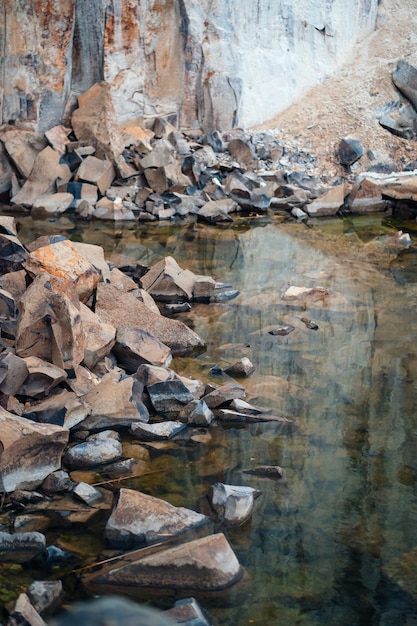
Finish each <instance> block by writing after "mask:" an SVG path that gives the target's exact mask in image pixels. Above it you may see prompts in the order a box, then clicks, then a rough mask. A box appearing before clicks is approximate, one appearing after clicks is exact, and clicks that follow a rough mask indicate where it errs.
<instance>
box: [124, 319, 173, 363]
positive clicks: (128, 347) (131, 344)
mask: <svg viewBox="0 0 417 626" xmlns="http://www.w3.org/2000/svg"><path fill="white" fill-rule="evenodd" d="M113 353H114V354H115V355H116V358H117V362H118V363H119V365H120V366H121V367H123V369H125V370H126V372H128V374H133V373H134V372H136V370H137V369H138V367H139V366H140V365H142V364H143V363H149V364H150V365H156V366H163V367H168V365H169V364H170V363H171V360H172V355H171V350H170V348H168V346H166V345H165V344H164V343H162V342H161V341H159V339H157V338H156V337H154V336H153V335H151V334H150V333H148V332H146V331H145V330H142V329H140V328H137V327H135V326H133V327H132V326H121V327H119V328H118V330H117V333H116V341H115V344H114V348H113Z"/></svg>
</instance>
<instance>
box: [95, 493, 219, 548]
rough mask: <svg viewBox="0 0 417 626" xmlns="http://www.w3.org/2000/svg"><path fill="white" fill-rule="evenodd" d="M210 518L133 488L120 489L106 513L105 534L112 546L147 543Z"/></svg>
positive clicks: (208, 521) (194, 526) (192, 526)
mask: <svg viewBox="0 0 417 626" xmlns="http://www.w3.org/2000/svg"><path fill="white" fill-rule="evenodd" d="M210 522H211V520H210V518H208V517H206V516H205V515H201V513H196V512H195V511H191V510H190V509H186V508H184V507H175V506H173V505H172V504H169V502H165V501H164V500H160V499H159V498H154V497H153V496H149V495H147V494H145V493H142V492H140V491H135V490H133V489H121V490H120V494H119V499H118V502H117V504H116V506H115V508H114V510H113V512H112V514H111V516H110V517H109V519H108V521H107V524H106V530H105V537H106V539H107V541H109V542H110V544H111V545H112V546H113V547H124V548H128V547H133V546H139V545H148V544H150V543H154V542H156V541H158V540H160V539H163V538H167V537H170V536H172V535H177V534H179V533H182V532H184V531H186V530H187V529H191V528H197V527H199V526H203V525H206V524H209V523H210Z"/></svg>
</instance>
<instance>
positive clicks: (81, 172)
mask: <svg viewBox="0 0 417 626" xmlns="http://www.w3.org/2000/svg"><path fill="white" fill-rule="evenodd" d="M115 176H116V172H115V169H114V167H113V165H112V162H111V161H109V160H108V159H99V158H97V157H95V156H88V157H87V158H86V159H85V161H83V162H82V163H81V165H80V167H79V168H78V171H77V174H76V176H75V180H76V181H84V182H86V183H92V184H94V185H97V187H98V189H99V191H100V193H101V194H105V193H106V190H107V189H108V188H109V187H110V185H111V184H112V182H113V180H114V178H115Z"/></svg>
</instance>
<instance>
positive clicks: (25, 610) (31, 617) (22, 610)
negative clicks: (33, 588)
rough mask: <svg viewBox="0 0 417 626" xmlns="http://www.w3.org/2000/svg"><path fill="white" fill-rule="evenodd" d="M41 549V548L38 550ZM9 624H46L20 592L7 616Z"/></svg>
mask: <svg viewBox="0 0 417 626" xmlns="http://www.w3.org/2000/svg"><path fill="white" fill-rule="evenodd" d="M39 551H41V550H39ZM9 620H10V623H11V624H30V626H47V623H46V622H45V621H44V620H43V619H42V617H41V616H40V615H39V613H38V612H37V611H36V609H35V607H34V606H33V605H32V603H31V602H30V600H29V598H28V596H27V594H26V593H21V594H20V595H19V597H18V598H17V600H16V604H15V607H14V609H13V611H12V612H11V614H10V616H9Z"/></svg>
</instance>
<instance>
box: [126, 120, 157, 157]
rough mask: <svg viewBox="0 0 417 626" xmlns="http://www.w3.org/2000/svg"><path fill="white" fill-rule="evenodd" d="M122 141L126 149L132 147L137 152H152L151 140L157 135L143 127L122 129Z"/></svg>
mask: <svg viewBox="0 0 417 626" xmlns="http://www.w3.org/2000/svg"><path fill="white" fill-rule="evenodd" d="M121 133H122V140H123V144H124V146H125V147H128V146H132V147H134V148H135V149H136V150H137V152H145V151H147V152H150V151H151V150H152V145H151V140H152V139H153V138H154V136H155V134H154V133H153V132H152V131H151V130H149V129H148V128H142V127H141V126H128V127H125V128H122V129H121Z"/></svg>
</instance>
